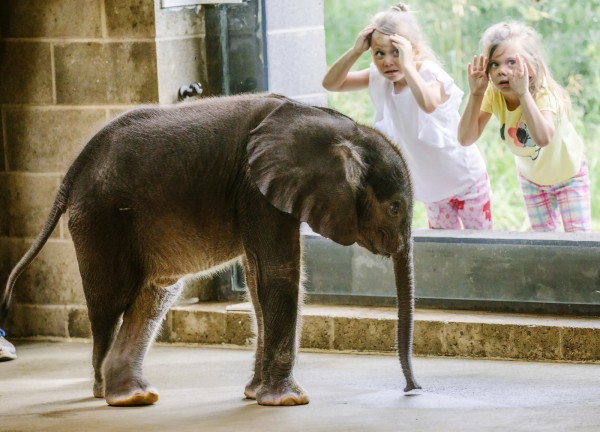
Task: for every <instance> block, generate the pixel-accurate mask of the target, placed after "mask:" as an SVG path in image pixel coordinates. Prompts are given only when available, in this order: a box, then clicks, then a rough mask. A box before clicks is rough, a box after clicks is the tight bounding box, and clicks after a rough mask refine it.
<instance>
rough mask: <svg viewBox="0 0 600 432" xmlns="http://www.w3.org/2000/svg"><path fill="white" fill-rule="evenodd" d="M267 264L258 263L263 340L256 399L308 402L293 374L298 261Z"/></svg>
mask: <svg viewBox="0 0 600 432" xmlns="http://www.w3.org/2000/svg"><path fill="white" fill-rule="evenodd" d="M270 264H272V263H270ZM268 267H269V268H265V267H262V268H261V266H260V265H259V266H258V277H257V282H258V283H257V288H258V289H257V298H258V303H259V306H260V309H258V311H260V312H261V314H260V315H262V318H260V317H259V318H258V321H259V322H261V323H262V329H263V330H262V334H263V344H262V346H260V345H259V347H258V349H257V363H256V366H257V367H258V366H261V367H262V370H261V374H260V378H261V382H260V385H259V386H258V387H257V390H256V396H255V397H256V401H257V402H258V404H260V405H288V406H289V405H304V404H307V403H308V402H309V398H308V394H307V393H306V391H305V390H304V389H303V388H302V387H300V385H298V384H297V383H296V381H295V379H294V377H293V368H294V364H295V359H296V351H297V345H298V338H297V326H298V322H299V296H300V269H299V263H298V265H297V266H296V265H282V266H277V267H276V268H277V270H275V268H273V267H272V266H271V265H269V266H268ZM286 268H287V270H284V269H286ZM261 351H262V354H261ZM261 363H262V364H261ZM256 378H257V374H256V373H255V379H256ZM254 385H256V383H254ZM255 388H256V387H255Z"/></svg>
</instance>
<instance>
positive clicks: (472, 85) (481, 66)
mask: <svg viewBox="0 0 600 432" xmlns="http://www.w3.org/2000/svg"><path fill="white" fill-rule="evenodd" d="M487 64H488V58H487V57H486V56H473V62H472V63H469V64H468V65H467V75H468V78H469V89H471V94H472V95H474V96H480V95H482V94H483V93H485V90H486V89H487V86H488V75H487V72H486V69H487Z"/></svg>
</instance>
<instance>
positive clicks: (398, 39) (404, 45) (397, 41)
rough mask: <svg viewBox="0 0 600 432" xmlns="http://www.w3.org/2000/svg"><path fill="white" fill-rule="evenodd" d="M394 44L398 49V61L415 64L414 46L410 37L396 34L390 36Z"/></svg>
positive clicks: (404, 63)
mask: <svg viewBox="0 0 600 432" xmlns="http://www.w3.org/2000/svg"><path fill="white" fill-rule="evenodd" d="M390 41H391V42H392V45H394V47H395V48H396V49H397V50H398V62H399V63H400V65H402V66H404V65H407V64H413V63H414V59H413V46H412V44H411V43H410V41H409V40H408V39H406V38H405V37H403V36H400V35H397V34H394V35H391V36H390Z"/></svg>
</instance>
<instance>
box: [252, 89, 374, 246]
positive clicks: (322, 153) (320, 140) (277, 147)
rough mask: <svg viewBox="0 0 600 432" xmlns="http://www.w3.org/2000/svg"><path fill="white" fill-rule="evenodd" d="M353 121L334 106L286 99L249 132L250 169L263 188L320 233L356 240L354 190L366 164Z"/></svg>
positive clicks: (345, 241)
mask: <svg viewBox="0 0 600 432" xmlns="http://www.w3.org/2000/svg"><path fill="white" fill-rule="evenodd" d="M358 135H360V131H359V130H358V128H357V125H356V123H354V122H353V121H352V120H351V119H349V118H348V117H346V116H343V115H341V114H339V113H337V112H335V111H333V110H328V109H321V108H316V107H312V106H308V105H303V104H300V103H295V102H291V101H287V102H285V103H283V104H282V105H280V106H279V107H278V108H276V109H275V110H274V111H272V112H271V113H270V114H269V115H268V116H267V117H266V118H265V119H264V120H263V121H262V123H260V125H258V127H256V128H255V129H254V130H253V131H252V132H251V133H250V139H249V142H248V147H247V150H248V162H249V165H250V174H251V177H252V179H253V180H254V182H255V183H256V185H257V186H258V188H259V189H260V191H261V193H262V194H263V195H264V196H265V197H266V198H267V200H268V201H269V202H270V203H271V204H272V205H273V206H275V207H276V208H278V209H279V210H281V211H283V212H286V213H289V214H291V215H293V216H294V217H296V218H298V219H299V220H301V221H303V222H307V223H308V224H309V225H310V226H311V228H312V229H313V230H314V231H316V232H318V233H319V234H321V235H323V236H325V237H328V238H330V239H332V240H333V241H335V242H337V243H340V244H343V245H350V244H353V243H354V242H356V239H357V234H358V215H357V206H356V195H357V192H358V189H359V188H360V185H361V184H362V179H363V175H364V172H365V164H364V162H363V160H362V157H361V153H362V151H361V147H359V146H357V145H355V144H353V143H352V141H351V139H355V138H356V137H357V136H358Z"/></svg>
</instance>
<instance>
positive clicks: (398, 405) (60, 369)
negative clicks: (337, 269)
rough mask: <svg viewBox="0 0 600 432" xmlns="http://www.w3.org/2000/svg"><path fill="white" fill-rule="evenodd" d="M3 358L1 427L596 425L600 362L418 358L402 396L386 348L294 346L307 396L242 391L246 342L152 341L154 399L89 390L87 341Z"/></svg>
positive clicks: (25, 348)
mask: <svg viewBox="0 0 600 432" xmlns="http://www.w3.org/2000/svg"><path fill="white" fill-rule="evenodd" d="M15 345H17V350H18V354H19V358H18V359H17V360H15V361H10V362H4V363H0V431H3V432H8V431H62V432H68V431H78V432H80V431H86V432H89V431H109V430H115V431H117V430H118V431H345V432H347V431H361V432H363V431H378V432H379V431H404V430H406V431H411V432H416V431H435V432H438V431H444V432H447V431H461V432H468V431H477V432H482V431H485V432H490V431H527V432H531V431H560V432H565V431H575V430H576V431H578V432H584V431H590V432H591V431H594V432H597V431H598V430H600V365H598V364H595V365H594V364H567V363H530V362H512V361H493V360H464V359H453V358H416V359H415V362H414V363H415V364H414V367H415V371H416V376H417V379H418V380H419V382H420V383H421V385H423V387H424V392H423V394H421V395H418V396H404V395H403V394H402V391H401V388H402V387H403V386H404V381H403V379H402V377H401V373H400V366H399V364H398V362H397V360H396V358H395V357H394V356H392V355H365V354H363V355H355V354H329V353H314V352H301V353H300V354H299V361H298V364H297V367H296V373H295V376H296V378H297V380H298V381H299V383H300V384H301V385H302V386H304V388H305V389H306V390H307V391H308V392H309V395H310V397H311V402H310V404H309V405H305V406H298V407H275V408H274V407H261V406H258V405H257V404H256V403H255V402H253V401H249V400H244V399H243V397H242V391H243V388H244V385H245V383H246V381H247V379H248V377H249V371H250V368H251V363H252V358H253V353H252V351H248V350H241V349H228V348H215V347H206V346H193V347H192V346H174V345H155V346H154V347H153V348H152V350H151V351H150V353H149V355H148V357H147V361H146V367H145V371H146V377H147V378H148V379H149V380H150V382H151V383H152V384H153V385H155V386H156V387H157V388H158V389H159V391H160V397H161V398H160V400H159V401H158V403H157V404H156V405H153V406H148V407H138V408H114V407H109V406H107V405H106V404H105V402H104V401H103V400H101V399H94V398H93V397H92V396H91V389H92V379H91V376H92V372H91V364H90V359H91V344H89V343H86V342H35V341H17V343H16V344H15Z"/></svg>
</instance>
